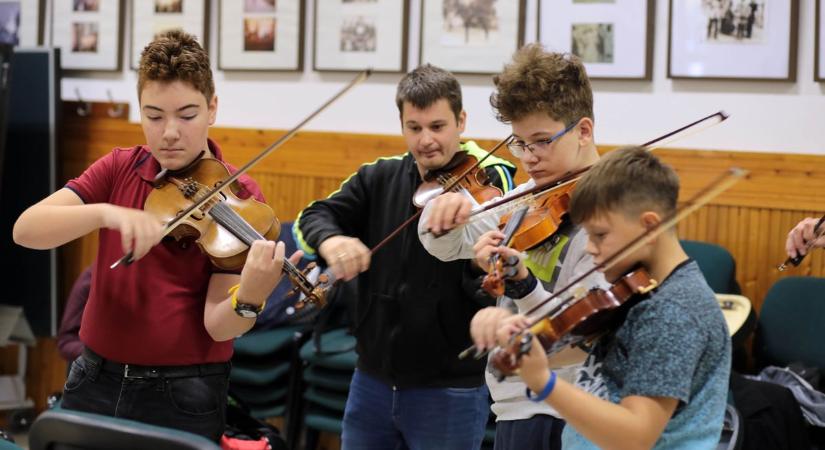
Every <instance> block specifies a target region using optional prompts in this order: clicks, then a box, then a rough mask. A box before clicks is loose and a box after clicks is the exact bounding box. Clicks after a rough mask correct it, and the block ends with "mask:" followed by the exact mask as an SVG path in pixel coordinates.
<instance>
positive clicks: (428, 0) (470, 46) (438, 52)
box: [418, 0, 526, 74]
mask: <svg viewBox="0 0 825 450" xmlns="http://www.w3.org/2000/svg"><path fill="white" fill-rule="evenodd" d="M525 3H526V2H525V0H485V1H480V2H478V3H472V4H470V5H472V6H473V7H470V8H468V7H466V6H464V5H466V4H464V3H461V2H457V1H455V0H421V38H420V45H419V53H418V56H419V63H420V64H425V63H430V64H433V65H436V66H438V67H441V68H443V69H446V70H449V71H452V72H454V73H459V74H462V73H464V74H492V73H497V72H499V71H501V69H502V67H503V66H504V64H505V63H506V62H507V61H509V60H510V57H511V56H512V55H513V53H514V52H515V51H516V50H517V49H518V48H519V47H521V45H522V44H524V22H525V8H526V7H525ZM485 27H486V29H485Z"/></svg>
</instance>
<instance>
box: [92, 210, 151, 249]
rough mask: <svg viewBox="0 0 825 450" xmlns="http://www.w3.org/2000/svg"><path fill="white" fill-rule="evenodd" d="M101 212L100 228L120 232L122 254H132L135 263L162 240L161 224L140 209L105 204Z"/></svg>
mask: <svg viewBox="0 0 825 450" xmlns="http://www.w3.org/2000/svg"><path fill="white" fill-rule="evenodd" d="M100 211H101V217H100V222H101V228H108V229H112V230H117V231H119V232H120V239H121V243H122V245H123V253H125V254H128V253H129V252H131V253H132V260H133V261H136V260H138V259H140V258H142V257H143V256H145V255H146V254H147V253H149V251H150V250H151V249H152V247H154V246H155V245H157V244H158V243H159V242H160V241H161V239H163V230H164V227H163V224H162V223H161V222H160V221H159V220H158V218H157V217H156V216H155V215H153V214H151V213H148V212H146V211H143V210H140V209H132V208H124V207H122V206H115V205H111V204H105V206H104V207H103V208H101V209H100Z"/></svg>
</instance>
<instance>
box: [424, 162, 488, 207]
mask: <svg viewBox="0 0 825 450" xmlns="http://www.w3.org/2000/svg"><path fill="white" fill-rule="evenodd" d="M423 178H424V182H423V183H421V186H419V187H418V189H416V191H415V194H414V195H413V204H414V205H415V206H416V207H418V208H423V207H424V206H425V205H426V204H427V202H428V201H430V200H432V199H434V198H435V197H437V196H439V195H441V194H442V193H444V192H445V191H450V192H461V193H464V194H466V195H468V196H469V197H470V198H472V199H473V200H474V201H475V202H476V204H481V203H484V202H486V201H488V200H491V199H494V198H496V197H501V196H502V195H504V193H503V192H502V191H501V189H499V188H498V187H496V186H494V185H493V184H492V183H491V180H490V177H489V176H488V175H487V172H486V171H485V170H484V169H483V168H482V167H481V165H480V163H479V160H478V158H476V157H475V156H473V155H471V154H469V153H468V152H464V151H462V152H456V153H455V155H453V158H452V159H451V160H450V162H448V163H447V164H446V165H445V166H444V167H442V168H439V169H434V170H428V171H427V172H426V173H425V174H424V177H423Z"/></svg>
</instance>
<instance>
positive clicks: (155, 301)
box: [66, 140, 263, 365]
mask: <svg viewBox="0 0 825 450" xmlns="http://www.w3.org/2000/svg"><path fill="white" fill-rule="evenodd" d="M209 149H210V150H211V152H212V154H213V155H214V157H215V158H216V159H218V160H220V161H222V160H223V155H222V153H221V150H220V148H219V147H218V145H217V144H216V143H214V142H213V141H211V140H209ZM227 166H228V167H229V169H230V171H234V170H235V169H234V168H233V167H231V166H229V165H227ZM159 171H160V165H159V164H158V162H157V160H156V159H155V158H154V157H152V154H151V153H150V151H149V148H148V147H147V146H143V145H139V146H136V147H132V148H115V149H114V150H113V151H112V152H111V153H109V154H108V155H106V156H104V157H102V158H100V159H99V160H97V161H96V162H95V163H94V164H92V165H91V166H90V167H89V168H88V169H86V171H85V172H83V174H81V175H80V176H79V177H77V178H75V179H73V180H70V181H69V182H68V183H67V184H66V187H67V188H69V189H71V190H72V191H74V192H75V193H77V195H78V196H80V198H81V199H82V200H83V202H84V203H86V204H91V203H110V204H113V205H117V206H123V207H127V208H135V209H143V205H144V203H145V201H146V198H147V197H148V196H149V194H150V193H151V192H152V189H153V187H152V180H154V178H155V176H156V175H157V174H158V172H159ZM238 185H239V187H240V191H239V192H237V195H238V196H239V197H241V198H249V197H250V196H254V197H255V198H256V199H258V200H260V201H263V194H262V193H261V191H260V188H259V187H258V185H257V184H256V183H255V182H254V181H252V179H251V178H249V177H248V176H246V175H244V176H242V177H240V179H239V180H238ZM122 256H123V249H122V245H121V238H120V232H118V231H117V230H110V229H104V228H101V229H100V230H99V248H98V253H97V258H96V261H95V264H94V272H93V275H92V287H91V292H90V294H89V300H88V303H87V305H86V309H85V311H84V314H83V321H82V325H81V328H80V339H81V341H83V343H84V344H85V345H86V346H87V347H89V348H90V349H91V350H92V351H94V352H95V353H97V354H99V355H101V356H103V357H104V358H106V359H110V360H113V361H117V362H121V363H128V364H140V365H189V364H201V363H208V362H224V361H227V360H229V358H230V357H231V356H232V341H231V340H230V341H225V342H215V341H214V340H212V338H211V337H210V336H209V334H208V333H207V331H206V328H205V326H204V323H203V314H204V305H205V302H206V292H207V288H208V285H209V279H210V278H211V276H212V274H213V273H215V272H219V269H217V268H216V267H214V266H213V265H212V263H211V262H210V261H209V258H208V257H207V256H206V255H205V254H203V253H202V252H201V250H200V248H199V247H198V245H196V244H195V243H194V242H186V241H184V242H177V241H175V240H174V239H171V238H165V239H164V240H163V241H162V242H161V243H160V244H158V245H156V246H155V247H153V248H152V250H151V251H150V252H149V253H148V254H146V256H144V257H143V258H141V259H140V260H138V261H136V262H135V263H133V264H130V265H128V266H127V265H120V266H118V267H117V268H115V269H110V268H109V265H111V264H112V263H113V262H115V261H117V260H118V259H120V258H121V257H122Z"/></svg>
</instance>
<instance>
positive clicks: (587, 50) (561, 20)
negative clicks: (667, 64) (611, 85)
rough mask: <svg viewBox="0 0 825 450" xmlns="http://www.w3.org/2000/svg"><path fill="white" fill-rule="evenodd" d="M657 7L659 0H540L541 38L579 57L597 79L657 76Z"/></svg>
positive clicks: (633, 78) (549, 48)
mask: <svg viewBox="0 0 825 450" xmlns="http://www.w3.org/2000/svg"><path fill="white" fill-rule="evenodd" d="M655 8H656V2H655V1H654V0H647V1H639V0H539V3H538V14H537V18H538V25H537V27H536V29H537V30H538V41H539V42H540V43H541V44H542V45H544V47H545V48H547V49H548V50H552V51H556V52H562V53H571V54H574V55H576V56H578V57H579V58H580V59H581V60H582V63H583V64H584V66H585V68H586V69H587V75H588V76H589V77H590V78H591V79H613V80H651V79H652V77H653V70H652V67H653V40H654V39H653V38H654V36H655V35H654V22H655V20H656V11H655ZM640 19H641V20H640ZM640 23H642V24H644V26H639V24H640Z"/></svg>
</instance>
